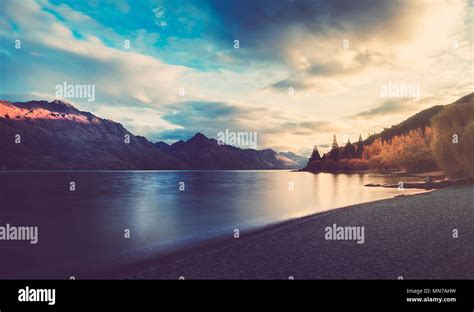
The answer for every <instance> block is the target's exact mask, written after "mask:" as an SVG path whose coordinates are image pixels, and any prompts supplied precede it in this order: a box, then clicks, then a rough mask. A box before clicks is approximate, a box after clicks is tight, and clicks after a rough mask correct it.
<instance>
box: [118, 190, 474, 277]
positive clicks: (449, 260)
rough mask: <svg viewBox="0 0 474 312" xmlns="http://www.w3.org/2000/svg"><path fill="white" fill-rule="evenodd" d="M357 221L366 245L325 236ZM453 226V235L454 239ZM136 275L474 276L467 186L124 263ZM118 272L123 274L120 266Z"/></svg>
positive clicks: (473, 196)
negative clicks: (137, 262) (131, 264)
mask: <svg viewBox="0 0 474 312" xmlns="http://www.w3.org/2000/svg"><path fill="white" fill-rule="evenodd" d="M333 224H337V225H338V226H364V227H365V243H364V244H357V242H356V241H341V240H339V241H337V240H336V241H335V240H332V241H331V240H325V238H324V235H325V231H324V229H325V227H327V226H332V225H333ZM453 229H457V230H458V232H459V237H458V238H453ZM128 271H129V272H130V273H129V274H126V275H119V276H113V277H115V278H117V277H119V278H138V279H142V278H143V279H178V278H179V277H180V276H183V277H184V278H185V279H287V278H289V277H290V276H292V277H294V278H295V279H397V278H399V277H400V276H401V277H403V278H404V279H474V186H473V185H467V186H457V187H450V188H446V189H441V190H437V191H434V192H430V193H424V194H419V195H412V196H402V197H397V198H393V199H388V200H381V201H377V202H372V203H367V204H360V205H355V206H351V207H346V208H341V209H337V210H333V211H329V212H325V213H321V214H316V215H312V216H309V217H305V218H301V219H296V220H292V221H288V222H284V223H282V224H279V225H276V226H272V227H269V228H266V229H264V230H261V231H257V232H253V233H248V234H246V233H241V235H240V238H239V239H229V240H225V241H222V242H219V243H214V244H210V245H208V246H204V247H200V248H198V249H195V250H192V251H188V252H181V253H177V254H174V255H171V256H170V255H169V256H167V257H161V258H157V259H151V260H150V261H148V262H147V264H142V265H140V266H134V267H133V268H132V267H130V268H129V270H128ZM122 272H123V271H122Z"/></svg>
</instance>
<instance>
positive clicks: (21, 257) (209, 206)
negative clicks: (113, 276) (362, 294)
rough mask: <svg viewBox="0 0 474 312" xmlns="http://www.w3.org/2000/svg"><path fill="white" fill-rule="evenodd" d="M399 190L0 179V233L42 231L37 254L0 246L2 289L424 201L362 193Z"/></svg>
mask: <svg viewBox="0 0 474 312" xmlns="http://www.w3.org/2000/svg"><path fill="white" fill-rule="evenodd" d="M70 181H74V182H75V183H76V191H74V192H71V191H70V190H69V182H70ZM180 182H184V184H185V191H180V190H179V183H180ZM396 182H398V180H397V178H391V177H384V176H380V175H374V174H327V173H321V174H311V173H305V172H288V171H119V172H117V171H115V172H110V171H106V172H0V183H1V184H0V207H1V208H0V226H5V224H6V223H9V224H11V225H17V226H25V225H29V226H38V228H39V242H38V244H36V245H31V244H30V243H29V242H27V241H0V257H1V261H0V263H1V265H0V279H2V278H65V279H67V278H69V276H75V277H76V278H78V279H79V278H81V277H90V276H94V274H95V273H94V272H101V270H103V269H108V268H110V267H111V266H115V265H121V264H125V263H127V262H132V261H136V260H140V259H142V258H146V257H150V256H152V255H155V254H159V253H162V252H166V251H170V250H173V249H176V248H182V247H185V246H191V245H193V244H197V243H200V242H204V241H206V240H209V239H212V238H220V237H232V236H233V231H234V229H239V230H240V235H241V236H242V235H245V232H246V231H249V230H251V229H255V228H258V227H261V226H264V225H268V224H272V223H275V222H280V221H284V220H288V219H291V218H296V217H301V216H305V215H309V214H313V213H317V212H322V211H326V210H330V209H334V208H338V207H344V206H348V205H352V204H356V203H362V202H368V201H373V200H378V199H384V198H390V197H393V196H396V195H400V194H412V193H416V192H420V191H419V190H403V191H400V190H398V189H388V188H369V187H364V186H363V185H364V184H367V183H396ZM291 183H293V185H294V190H290V188H291V185H290V184H291ZM126 229H129V230H130V238H128V239H126V238H125V237H124V235H125V230H126Z"/></svg>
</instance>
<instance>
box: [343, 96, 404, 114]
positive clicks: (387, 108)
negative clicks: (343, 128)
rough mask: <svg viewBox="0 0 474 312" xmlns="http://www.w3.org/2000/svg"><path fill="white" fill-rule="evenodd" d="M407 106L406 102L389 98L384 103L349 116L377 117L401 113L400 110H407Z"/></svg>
mask: <svg viewBox="0 0 474 312" xmlns="http://www.w3.org/2000/svg"><path fill="white" fill-rule="evenodd" d="M406 108H407V105H406V104H405V103H404V102H401V101H395V100H389V101H385V102H383V103H382V104H380V105H378V106H376V107H374V108H371V109H369V110H365V111H362V112H360V113H358V114H356V115H354V116H350V117H349V118H352V117H365V118H372V117H377V116H380V115H387V114H394V113H400V112H403V111H405V110H406Z"/></svg>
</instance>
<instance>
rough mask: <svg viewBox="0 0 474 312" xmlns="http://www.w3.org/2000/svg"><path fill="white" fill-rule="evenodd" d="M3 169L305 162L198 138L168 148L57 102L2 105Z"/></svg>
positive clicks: (248, 166) (216, 166)
mask: <svg viewBox="0 0 474 312" xmlns="http://www.w3.org/2000/svg"><path fill="white" fill-rule="evenodd" d="M0 150H1V151H2V153H1V154H0V168H1V169H5V170H6V169H8V170H117V169H120V170H132V169H133V170H140V169H143V170H150V169H170V170H171V169H190V170H193V169H296V168H301V167H302V166H304V164H305V163H306V162H307V158H305V157H302V156H299V155H296V154H293V153H277V152H275V151H274V150H271V149H265V150H254V149H240V148H237V147H234V146H230V145H219V144H218V143H217V141H216V140H215V139H209V138H207V137H206V136H204V135H203V134H201V133H197V134H196V135H194V136H193V137H192V138H191V139H189V140H187V141H178V142H176V143H174V144H171V145H168V144H166V143H164V142H158V143H155V144H153V143H151V142H150V141H148V140H147V139H146V138H144V137H142V136H136V135H133V134H132V133H131V132H129V131H128V130H127V129H125V128H124V127H123V126H122V125H121V124H119V123H117V122H114V121H112V120H108V119H103V118H100V117H97V116H95V115H93V114H91V113H89V112H83V111H80V110H78V109H77V108H75V107H74V106H72V105H71V104H69V103H66V102H63V101H60V100H54V101H52V102H47V101H29V102H15V103H12V102H8V101H0Z"/></svg>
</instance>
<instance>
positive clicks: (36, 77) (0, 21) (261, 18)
mask: <svg viewBox="0 0 474 312" xmlns="http://www.w3.org/2000/svg"><path fill="white" fill-rule="evenodd" d="M473 14H474V1H471V0H459V1H455V0H453V1H441V0H423V1H421V0H386V1H376V0H358V1H353V0H332V1H329V0H328V1H318V0H233V1H231V0H166V1H159V0H157V1H132V0H116V1H108V0H103V1H98V0H84V1H55V0H49V1H47V0H38V1H33V0H22V1H14V0H2V1H1V2H0V60H1V63H0V75H1V78H0V79H1V80H0V82H1V84H0V99H5V100H10V101H25V100H32V99H42V100H52V99H54V98H56V95H57V94H56V86H57V85H60V84H63V83H64V82H67V83H69V84H88V85H94V86H95V99H94V101H88V100H87V99H77V98H75V99H68V100H69V101H70V102H72V103H73V104H74V105H75V106H76V107H78V108H79V109H81V110H85V111H90V112H92V113H94V114H95V115H97V116H99V117H103V118H107V119H112V120H114V121H117V122H120V123H121V124H123V125H124V126H125V127H126V128H127V129H128V130H130V131H131V132H132V133H134V134H138V135H143V136H145V137H147V138H148V139H149V140H151V141H153V142H156V141H159V140H163V141H166V142H168V143H171V142H174V141H176V140H180V139H182V140H186V139H189V138H190V137H191V136H192V135H193V134H194V133H196V132H202V133H204V134H205V135H207V136H208V137H214V138H216V137H217V134H218V133H219V132H223V131H225V130H226V129H229V131H234V132H256V133H257V135H258V142H257V144H258V149H263V148H273V149H275V150H277V151H292V152H295V153H298V154H302V155H309V154H310V153H311V150H312V149H313V146H314V145H317V146H318V148H319V149H320V150H321V151H323V152H325V151H327V150H328V148H330V146H331V143H332V137H333V134H336V136H337V137H338V139H339V144H340V145H341V144H343V143H344V142H343V141H345V140H347V139H350V140H351V141H356V140H357V138H358V137H359V134H361V135H362V137H364V138H365V137H367V136H368V134H369V133H375V132H379V131H381V130H383V128H387V127H390V126H391V125H394V124H397V123H399V122H401V121H403V120H404V119H405V118H407V117H409V116H411V115H412V114H414V113H416V112H418V111H420V110H422V109H425V108H428V107H431V106H433V105H437V104H449V103H451V102H453V101H455V100H456V99H458V98H460V97H462V96H463V95H466V94H468V93H470V92H472V91H473V90H474V88H473V81H474V68H473V53H474V48H473V43H472V40H473V32H474V26H473ZM16 40H19V41H20V47H19V48H18V41H16ZM403 87H410V88H411V89H410V90H415V89H416V90H418V92H409V93H407V94H402V93H396V92H388V94H387V93H386V92H385V93H383V92H382V90H387V89H386V88H391V89H390V90H392V91H393V90H395V89H393V88H398V90H400V88H403Z"/></svg>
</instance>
